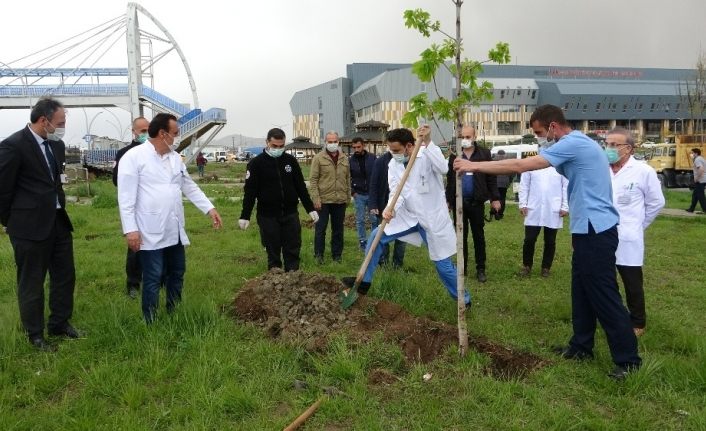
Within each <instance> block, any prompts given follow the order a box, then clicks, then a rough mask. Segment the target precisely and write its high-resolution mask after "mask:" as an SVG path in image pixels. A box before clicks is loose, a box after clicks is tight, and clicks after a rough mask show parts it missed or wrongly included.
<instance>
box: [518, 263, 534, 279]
mask: <svg viewBox="0 0 706 431" xmlns="http://www.w3.org/2000/svg"><path fill="white" fill-rule="evenodd" d="M531 273H532V267H531V266H523V267H522V268H520V271H519V272H518V273H517V275H518V276H519V277H529V276H530V274H531Z"/></svg>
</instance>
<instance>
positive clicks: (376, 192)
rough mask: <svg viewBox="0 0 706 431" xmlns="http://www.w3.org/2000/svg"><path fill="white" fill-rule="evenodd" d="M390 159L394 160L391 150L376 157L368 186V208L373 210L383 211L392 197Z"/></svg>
mask: <svg viewBox="0 0 706 431" xmlns="http://www.w3.org/2000/svg"><path fill="white" fill-rule="evenodd" d="M390 160H392V154H390V152H389V151H386V152H385V154H383V155H382V156H380V157H378V158H377V159H375V165H374V166H373V173H372V175H371V177H370V187H369V188H368V208H370V209H371V210H373V209H375V210H379V211H382V210H383V209H385V206H386V205H387V201H388V199H390V185H389V183H388V182H387V169H388V166H389V164H390Z"/></svg>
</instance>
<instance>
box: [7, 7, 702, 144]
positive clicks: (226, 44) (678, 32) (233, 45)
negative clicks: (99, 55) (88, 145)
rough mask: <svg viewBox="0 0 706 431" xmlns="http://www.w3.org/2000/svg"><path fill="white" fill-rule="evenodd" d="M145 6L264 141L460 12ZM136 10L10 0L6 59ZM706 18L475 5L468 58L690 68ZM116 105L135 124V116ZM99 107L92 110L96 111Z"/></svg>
mask: <svg viewBox="0 0 706 431" xmlns="http://www.w3.org/2000/svg"><path fill="white" fill-rule="evenodd" d="M139 3H140V4H141V5H142V6H143V7H145V8H146V9H147V10H148V11H149V12H150V13H151V14H152V15H153V16H154V17H155V18H156V19H157V20H159V21H160V22H161V23H162V24H163V25H164V26H165V27H166V28H167V30H168V31H169V32H170V33H171V35H172V36H173V37H174V39H175V40H176V41H177V43H178V44H179V45H180V46H181V48H182V50H183V51H184V54H185V56H186V58H187V60H188V63H189V65H190V67H191V70H192V72H193V75H194V79H195V82H196V88H197V91H198V95H199V98H200V102H201V106H202V107H203V108H210V107H221V108H225V109H226V110H227V115H228V125H227V126H226V128H225V129H224V130H223V131H222V132H221V135H220V136H224V135H226V134H230V133H242V134H245V135H248V136H264V135H265V133H266V132H267V130H268V129H269V128H271V127H275V126H279V127H282V128H283V129H284V130H285V132H287V134H288V137H291V128H292V114H291V112H290V110H289V100H290V99H291V97H292V95H293V94H294V92H295V91H297V90H301V89H304V88H308V87H311V86H314V85H317V84H319V83H321V82H324V81H327V80H330V79H334V78H337V77H340V76H345V72H346V70H345V67H346V64H348V63H363V62H400V63H403V62H412V61H414V60H416V59H417V57H418V55H419V53H420V52H421V51H422V50H423V49H424V48H425V47H426V46H428V44H429V43H430V40H429V39H424V38H423V37H422V36H421V35H419V34H418V33H416V32H415V31H412V30H409V29H407V28H405V26H404V23H403V20H402V13H403V11H404V10H405V9H412V8H423V9H425V10H427V11H429V12H430V13H431V14H432V16H433V17H434V18H436V19H439V20H441V21H442V24H443V28H445V29H446V30H447V31H448V32H452V31H453V23H454V17H455V9H454V6H453V4H452V2H451V0H270V1H267V0H250V1H245V0H228V1H226V0H199V1H189V2H181V1H180V2H176V1H166V0H143V1H140V2H139ZM182 5H189V6H182ZM126 7H127V3H126V2H123V1H118V0H101V1H96V0H64V1H61V2H56V1H43V0H39V1H19V0H5V1H3V5H2V9H3V13H2V15H3V19H2V25H0V40H2V45H1V46H2V48H0V61H1V62H9V61H12V60H14V59H16V58H19V57H22V56H23V55H26V54H28V53H30V52H33V51H35V50H37V49H40V48H43V47H45V46H48V45H51V44H52V43H54V42H56V41H59V40H62V39H66V38H68V37H70V36H73V35H75V34H78V33H80V32H81V31H83V30H86V29H88V28H90V27H92V26H95V25H97V24H99V23H102V22H105V21H107V20H109V19H110V18H113V17H116V16H119V15H121V14H124V13H125V10H126ZM705 18H706V1H704V0H671V1H666V0H532V1H530V0H502V1H501V0H466V1H465V3H464V5H463V14H462V24H463V36H464V40H465V55H466V56H468V57H470V58H474V59H484V58H485V56H486V53H487V51H488V49H489V48H490V47H492V46H494V44H495V43H496V42H498V41H503V42H508V43H509V44H510V52H511V54H512V59H513V63H516V64H520V65H560V66H561V65H563V66H603V67H621V66H622V67H664V68H691V67H693V64H694V63H695V61H696V58H697V56H698V54H699V52H700V51H701V50H702V49H703V48H705V47H706V31H704V19H705ZM140 20H141V21H140V22H141V23H144V24H145V27H146V28H147V27H149V26H150V24H149V23H147V22H146V21H147V20H146V19H145V18H143V17H140ZM435 40H437V41H438V40H439V38H438V37H437V38H435ZM123 49H124V44H123V45H122V48H121V49H120V50H118V51H117V52H111V53H110V54H111V55H110V56H108V57H106V58H104V59H103V61H104V62H107V64H105V63H104V64H105V65H112V66H115V67H126V66H127V59H126V56H125V55H124V51H123ZM170 57H172V58H170V59H165V60H164V62H162V66H161V69H158V70H157V73H156V78H155V87H156V89H157V90H159V91H161V92H163V93H164V94H166V95H168V96H170V97H172V98H174V99H176V100H179V101H183V102H191V100H190V92H189V86H188V83H187V81H186V77H185V74H184V72H183V68H182V67H181V65H180V63H179V62H178V61H177V58H176V56H174V55H173V54H170ZM15 66H18V65H17V64H15ZM72 111H73V112H70V114H69V120H68V124H67V140H68V141H69V143H70V144H71V143H73V141H75V140H77V139H80V137H81V136H83V134H84V133H85V132H86V124H85V123H86V121H85V120H84V114H83V113H82V112H80V111H79V110H75V109H74V110H72ZM76 111H78V112H76ZM112 111H113V112H114V113H116V114H117V115H118V117H119V118H120V119H121V126H123V128H124V127H126V126H127V124H128V123H129V114H127V113H126V112H124V111H121V110H119V109H113V110H112ZM97 112H98V111H97V110H88V113H87V116H88V118H93V116H95V115H96V114H97ZM28 117H29V112H28V110H25V111H12V112H9V111H0V136H7V135H9V134H10V133H12V132H14V131H16V130H18V129H20V128H21V127H22V126H23V125H24V123H25V122H26V121H27V119H28ZM111 119H112V121H111ZM109 121H111V122H113V123H114V124H115V123H117V121H116V120H115V118H114V117H112V116H110V115H107V114H105V115H101V116H100V117H97V118H96V120H95V122H94V125H93V129H92V132H93V133H95V134H99V135H108V136H112V137H116V136H117V129H118V127H116V126H115V125H111V124H109Z"/></svg>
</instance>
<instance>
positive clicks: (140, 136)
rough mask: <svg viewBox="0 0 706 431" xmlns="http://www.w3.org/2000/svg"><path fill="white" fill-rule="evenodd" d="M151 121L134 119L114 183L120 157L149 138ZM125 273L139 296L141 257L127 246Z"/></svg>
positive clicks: (133, 295)
mask: <svg viewBox="0 0 706 431" xmlns="http://www.w3.org/2000/svg"><path fill="white" fill-rule="evenodd" d="M149 125H150V122H149V121H147V119H146V118H145V117H137V118H135V119H134V120H132V135H133V137H134V138H133V140H132V142H131V143H130V145H128V146H127V147H124V148H121V149H120V151H118V153H117V154H116V155H115V167H113V184H115V186H116V187H117V186H118V166H120V159H122V157H123V156H124V155H125V153H127V152H128V151H130V150H131V149H133V148H135V147H136V146H138V145H140V144H144V143H145V142H146V141H147V138H149V135H148V134H147V128H148V127H149ZM125 275H126V276H127V282H126V285H127V294H128V296H129V297H130V298H131V299H135V298H137V294H138V293H139V292H140V283H141V282H142V267H141V266H140V259H138V257H137V253H136V252H134V251H132V250H130V247H128V248H127V256H126V258H125Z"/></svg>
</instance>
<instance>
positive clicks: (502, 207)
mask: <svg viewBox="0 0 706 431" xmlns="http://www.w3.org/2000/svg"><path fill="white" fill-rule="evenodd" d="M507 189H508V188H507V187H498V193H499V194H500V211H498V214H500V216H504V215H505V199H506V198H507Z"/></svg>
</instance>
